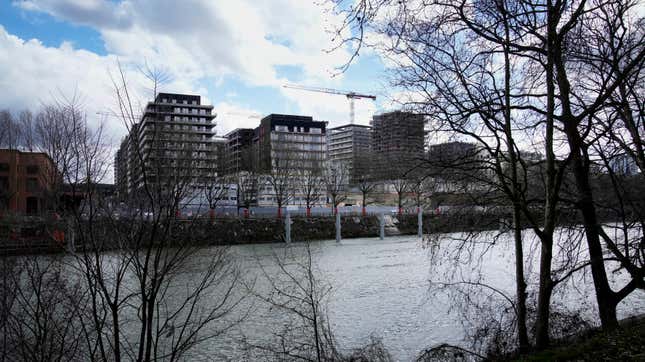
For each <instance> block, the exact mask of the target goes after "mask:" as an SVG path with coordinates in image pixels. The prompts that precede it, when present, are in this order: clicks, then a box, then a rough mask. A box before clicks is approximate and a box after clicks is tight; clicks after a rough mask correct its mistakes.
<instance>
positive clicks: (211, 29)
mask: <svg viewBox="0 0 645 362" xmlns="http://www.w3.org/2000/svg"><path fill="white" fill-rule="evenodd" d="M321 2H322V1H314V0H266V1H260V0H234V1H230V0H182V1H176V0H21V1H13V0H0V89H2V97H0V109H9V110H11V111H14V112H18V111H20V110H22V109H30V110H32V111H37V110H38V108H39V107H40V106H42V105H43V104H46V103H48V102H51V101H52V99H55V98H58V99H60V98H65V97H67V98H69V97H72V96H73V95H75V94H76V95H77V96H79V95H80V99H81V100H82V104H83V106H84V107H85V110H86V113H87V117H88V120H89V121H90V122H97V123H98V122H103V124H104V127H105V130H106V134H107V136H108V137H109V138H110V140H111V142H113V143H114V144H116V143H118V141H119V140H120V139H121V138H122V137H123V136H124V135H125V133H126V128H125V125H123V124H122V122H121V121H120V120H118V119H116V118H114V117H109V116H105V115H101V113H103V114H105V113H109V112H111V111H113V110H114V109H115V106H116V103H115V96H114V90H113V86H112V80H111V79H112V78H111V77H115V76H116V74H117V72H118V65H117V64H119V63H120V64H121V65H122V67H123V69H125V72H126V77H127V79H128V84H129V88H130V89H131V91H132V92H133V94H135V98H136V99H137V100H139V101H140V102H142V103H144V102H146V101H148V100H150V99H151V98H152V92H151V90H150V89H149V87H148V85H149V84H148V83H147V82H146V81H145V79H144V78H143V76H142V75H141V73H140V71H139V69H141V67H144V66H146V65H147V66H148V67H151V68H156V69H161V70H163V71H164V72H165V73H166V74H168V75H169V79H170V80H169V82H168V83H167V84H164V85H163V86H162V88H161V91H165V92H175V93H188V94H199V95H201V96H202V103H205V104H212V105H213V106H214V108H215V109H214V111H215V112H216V113H217V114H218V116H217V118H216V122H217V127H216V132H217V135H218V136H223V135H225V134H226V133H227V132H229V131H231V130H233V129H235V128H239V127H255V126H257V124H258V123H259V119H258V116H260V117H261V116H265V115H268V114H270V113H286V114H300V115H308V116H312V117H313V118H314V119H315V120H320V121H328V122H329V126H330V127H333V126H339V125H342V124H346V123H348V122H349V103H348V100H347V99H346V98H345V97H344V96H341V95H330V94H323V93H314V92H307V91H302V90H294V89H287V88H284V87H283V85H284V84H299V85H305V86H313V87H327V88H334V89H340V90H346V91H356V92H359V93H364V94H374V95H376V96H377V100H376V102H374V101H371V100H359V101H357V102H356V123H358V124H369V120H370V119H371V117H372V115H373V114H374V113H375V112H376V113H378V112H381V111H384V110H387V109H388V106H387V104H391V103H388V94H387V82H386V80H385V70H386V68H385V66H384V63H383V62H382V61H381V59H380V58H379V57H378V56H377V55H376V54H375V53H373V52H371V53H370V52H368V53H365V54H361V56H360V57H358V60H357V61H355V62H354V63H353V64H352V65H351V67H350V68H349V69H348V70H347V71H345V72H339V66H341V65H343V64H344V63H345V62H346V61H347V60H348V59H349V57H350V54H351V49H349V48H340V49H337V50H335V51H331V52H330V51H329V50H330V49H332V48H333V47H334V45H336V43H334V39H333V33H332V32H331V30H333V29H336V28H337V27H338V25H339V24H340V21H341V19H340V18H339V17H338V16H337V15H335V14H334V13H333V12H332V11H330V9H329V5H326V4H322V5H321V4H320V3H321ZM389 108H391V107H389Z"/></svg>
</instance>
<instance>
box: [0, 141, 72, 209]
mask: <svg viewBox="0 0 645 362" xmlns="http://www.w3.org/2000/svg"><path fill="white" fill-rule="evenodd" d="M57 180H60V176H59V174H58V172H57V171H56V167H55V166H54V163H53V162H52V160H51V158H50V157H49V156H48V155H47V154H45V153H40V152H22V151H18V150H9V149H0V211H6V210H9V211H11V212H15V213H22V214H30V215H34V214H40V213H42V212H44V211H45V210H47V209H49V208H50V206H51V205H50V201H51V197H52V195H51V191H52V189H53V185H54V184H55V183H56V182H57Z"/></svg>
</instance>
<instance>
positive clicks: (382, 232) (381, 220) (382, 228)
mask: <svg viewBox="0 0 645 362" xmlns="http://www.w3.org/2000/svg"><path fill="white" fill-rule="evenodd" d="M378 220H379V224H380V225H379V236H380V237H381V240H383V239H385V215H384V214H381V215H380V216H379V218H378Z"/></svg>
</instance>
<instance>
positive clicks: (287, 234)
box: [284, 211, 291, 243]
mask: <svg viewBox="0 0 645 362" xmlns="http://www.w3.org/2000/svg"><path fill="white" fill-rule="evenodd" d="M284 240H285V241H286V242H287V243H290V242H291V213H289V211H287V216H286V217H285V218H284Z"/></svg>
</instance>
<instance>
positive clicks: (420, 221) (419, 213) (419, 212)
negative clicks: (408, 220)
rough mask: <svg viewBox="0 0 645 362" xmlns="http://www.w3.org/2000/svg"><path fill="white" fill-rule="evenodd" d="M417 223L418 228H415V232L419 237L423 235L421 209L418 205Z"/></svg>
mask: <svg viewBox="0 0 645 362" xmlns="http://www.w3.org/2000/svg"><path fill="white" fill-rule="evenodd" d="M417 223H418V224H419V229H418V230H417V234H418V236H419V237H420V238H422V237H423V210H422V209H421V208H420V207H418V208H417Z"/></svg>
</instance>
